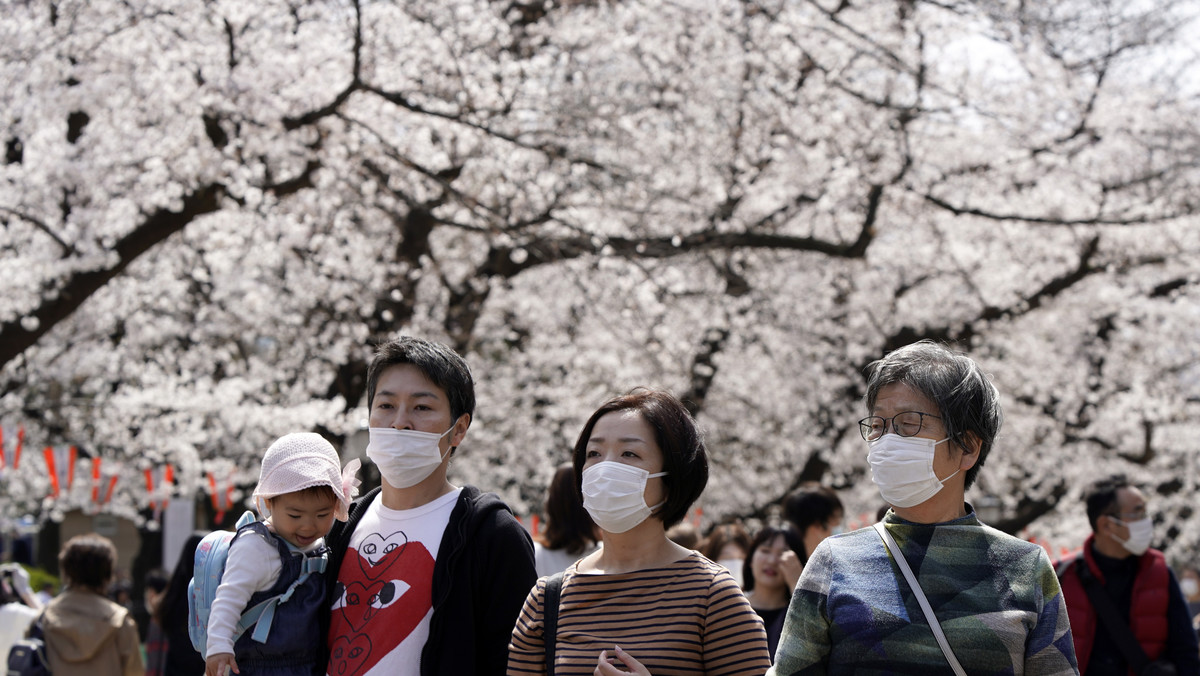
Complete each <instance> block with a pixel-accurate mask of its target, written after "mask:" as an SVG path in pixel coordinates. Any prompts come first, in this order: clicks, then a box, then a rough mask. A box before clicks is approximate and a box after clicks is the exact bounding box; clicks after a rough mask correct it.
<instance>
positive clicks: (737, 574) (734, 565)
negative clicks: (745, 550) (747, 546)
mask: <svg viewBox="0 0 1200 676" xmlns="http://www.w3.org/2000/svg"><path fill="white" fill-rule="evenodd" d="M717 563H719V564H721V565H722V566H724V567H725V570H728V571H729V574H730V575H732V576H733V579H735V580H737V583H738V586H739V587H740V586H742V583H743V580H742V564H744V563H745V560H744V559H719V560H718V561H717Z"/></svg>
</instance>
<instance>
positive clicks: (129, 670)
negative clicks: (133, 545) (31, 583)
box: [38, 533, 145, 676]
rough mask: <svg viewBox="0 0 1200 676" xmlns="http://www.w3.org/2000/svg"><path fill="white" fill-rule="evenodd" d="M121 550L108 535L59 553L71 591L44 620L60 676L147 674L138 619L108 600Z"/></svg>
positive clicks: (53, 667) (83, 539) (71, 543)
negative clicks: (109, 586) (108, 592)
mask: <svg viewBox="0 0 1200 676" xmlns="http://www.w3.org/2000/svg"><path fill="white" fill-rule="evenodd" d="M116 563H117V549H116V547H114V546H113V543H112V541H111V540H109V539H108V538H106V537H104V536H103V535H96V534H95V533H89V534H87V535H76V536H75V537H73V538H71V539H70V540H67V544H65V545H63V548H62V551H60V552H59V553H58V566H59V569H60V570H61V571H62V576H63V580H64V581H65V582H66V589H65V590H64V591H63V592H62V593H61V594H59V595H58V596H56V597H54V599H53V600H52V601H50V603H48V604H47V605H46V608H45V610H44V611H43V612H42V617H41V619H40V620H39V621H38V623H39V625H40V626H41V629H42V632H43V634H44V636H45V638H44V640H45V642H46V657H47V660H48V661H49V663H50V672H51V673H53V674H55V676H142V674H143V673H144V671H145V670H144V667H143V666H142V652H141V642H140V640H139V639H138V628H137V623H136V622H134V620H133V615H132V614H130V612H129V611H128V610H127V609H126V608H125V607H124V606H121V605H120V604H117V603H114V602H113V601H111V600H109V599H108V598H107V597H106V596H105V590H106V589H107V588H108V584H109V583H110V582H112V579H113V569H114V568H115V566H116Z"/></svg>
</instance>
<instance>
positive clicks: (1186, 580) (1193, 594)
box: [1179, 566, 1200, 631]
mask: <svg viewBox="0 0 1200 676" xmlns="http://www.w3.org/2000/svg"><path fill="white" fill-rule="evenodd" d="M1179 589H1180V591H1182V592H1183V597H1184V598H1185V599H1187V604H1188V615H1190V616H1191V618H1192V626H1193V627H1195V628H1196V629H1197V630H1198V631H1200V568H1196V567H1195V566H1188V567H1186V568H1184V569H1183V572H1182V573H1180V574H1179Z"/></svg>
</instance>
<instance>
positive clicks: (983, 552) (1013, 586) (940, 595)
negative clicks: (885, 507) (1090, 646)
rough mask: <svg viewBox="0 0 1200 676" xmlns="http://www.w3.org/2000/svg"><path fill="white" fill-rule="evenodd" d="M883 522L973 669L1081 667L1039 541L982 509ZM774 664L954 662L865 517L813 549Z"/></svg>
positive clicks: (860, 666)
mask: <svg viewBox="0 0 1200 676" xmlns="http://www.w3.org/2000/svg"><path fill="white" fill-rule="evenodd" d="M884 525H885V527H886V528H887V529H888V532H889V533H891V535H892V537H894V538H895V539H896V543H897V544H898V545H899V546H900V550H901V551H902V552H904V557H905V559H906V560H907V561H908V565H909V566H911V567H912V570H913V573H914V574H915V575H916V576H917V581H918V582H919V583H920V585H921V588H922V589H923V590H924V592H925V595H926V596H927V597H928V598H929V604H930V605H931V606H932V607H933V611H934V614H935V615H936V616H937V619H938V623H939V624H940V625H941V626H942V630H943V631H944V632H945V633H946V639H947V641H948V642H949V643H950V647H951V648H952V649H953V651H954V654H955V657H956V658H957V659H958V661H959V662H960V663H961V664H962V666H963V669H965V670H966V672H967V673H968V674H971V675H972V676H985V675H990V674H995V675H997V676H999V675H1005V674H1007V675H1010V676H1011V675H1013V674H1024V675H1025V676H1035V675H1036V676H1051V675H1052V676H1072V675H1074V674H1077V673H1078V670H1077V669H1076V667H1075V650H1074V647H1073V646H1072V644H1071V629H1070V625H1069V624H1068V621H1067V607H1066V604H1065V603H1064V601H1063V595H1062V591H1061V590H1060V589H1059V586H1058V578H1057V577H1055V574H1054V568H1053V567H1052V566H1051V565H1050V558H1049V557H1048V556H1046V552H1045V551H1044V550H1043V549H1042V548H1041V547H1039V546H1037V545H1035V544H1032V543H1030V542H1026V541H1024V540H1020V539H1018V538H1015V537H1012V536H1011V535H1007V534H1005V533H1002V532H1000V531H998V530H996V529H994V528H990V527H988V526H985V525H983V524H981V523H980V522H979V520H978V519H977V518H975V514H974V512H971V513H969V514H967V516H964V517H962V518H960V519H956V520H954V521H949V522H946V523H938V524H918V523H912V522H909V521H904V520H903V519H901V518H900V517H898V516H896V514H895V513H894V512H888V515H887V517H886V518H885V519H884ZM771 673H772V674H773V675H778V676H812V675H815V674H856V675H863V674H916V675H918V676H927V675H928V674H943V673H947V674H948V673H950V667H949V665H948V664H947V661H946V657H945V655H944V654H943V653H942V651H941V649H940V648H939V647H938V644H937V641H936V640H935V639H934V635H933V631H932V630H931V629H930V628H929V623H928V622H927V621H926V619H925V615H924V614H923V613H922V612H921V608H920V606H919V605H918V603H917V600H916V597H915V596H914V595H913V593H912V591H911V590H910V589H909V586H908V583H907V582H906V581H905V580H904V579H903V577H902V575H901V573H900V570H899V568H898V567H897V566H896V564H895V562H894V561H893V559H892V558H891V557H890V556H889V555H888V552H887V550H885V549H884V546H883V541H882V540H881V539H880V537H879V533H877V532H876V531H875V529H874V528H864V529H862V530H857V531H854V532H853V533H846V534H844V535H838V536H834V537H831V538H828V539H826V540H825V541H824V542H822V543H821V544H820V545H817V548H816V549H815V550H814V551H813V555H812V557H811V558H810V559H809V561H808V564H807V565H805V566H804V572H803V573H802V574H801V575H800V581H799V582H798V583H797V584H796V591H795V593H794V594H793V595H792V603H791V605H790V606H789V607H788V614H787V619H786V620H785V621H784V624H783V636H782V637H781V638H780V640H779V650H778V652H776V654H775V667H774V669H773V670H772V671H771Z"/></svg>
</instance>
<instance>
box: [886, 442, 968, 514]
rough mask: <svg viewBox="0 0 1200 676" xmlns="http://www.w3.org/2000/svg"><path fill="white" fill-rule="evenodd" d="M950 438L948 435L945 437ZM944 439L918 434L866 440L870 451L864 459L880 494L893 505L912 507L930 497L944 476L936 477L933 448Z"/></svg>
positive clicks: (937, 489)
mask: <svg viewBox="0 0 1200 676" xmlns="http://www.w3.org/2000/svg"><path fill="white" fill-rule="evenodd" d="M948 438H949V437H947V439H948ZM942 441H946V439H942V440H941V441H934V440H933V439H922V438H921V437H902V436H900V435H899V434H885V435H883V436H882V437H880V438H878V439H876V440H875V441H870V442H867V446H868V448H870V451H869V452H868V453H867V462H868V463H870V465H871V478H872V479H873V480H874V481H875V485H876V486H877V487H878V488H879V494H880V495H882V496H883V499H884V500H885V501H886V502H887V503H888V504H889V505H891V506H893V507H912V506H914V505H919V504H921V503H922V502H925V501H926V500H928V499H929V498H932V497H933V496H934V495H936V494H937V492H938V491H940V490H942V485H943V483H944V482H946V481H948V480H949V479H950V477H952V476H954V474H958V472H959V470H955V471H954V474H951V475H950V476H948V477H946V478H945V479H938V478H937V474H934V472H933V454H934V448H935V447H936V446H937V445H938V444H940V443H942Z"/></svg>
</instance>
